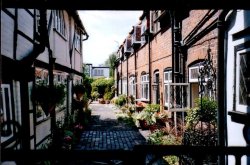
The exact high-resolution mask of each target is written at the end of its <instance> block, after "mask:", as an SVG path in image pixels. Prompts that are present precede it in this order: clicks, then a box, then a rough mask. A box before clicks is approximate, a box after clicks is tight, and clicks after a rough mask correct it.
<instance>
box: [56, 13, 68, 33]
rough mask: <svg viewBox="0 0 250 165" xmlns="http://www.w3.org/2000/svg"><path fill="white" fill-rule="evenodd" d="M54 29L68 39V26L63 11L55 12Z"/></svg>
mask: <svg viewBox="0 0 250 165" xmlns="http://www.w3.org/2000/svg"><path fill="white" fill-rule="evenodd" d="M54 28H55V29H56V31H57V32H58V33H60V34H61V35H62V36H63V37H66V24H65V19H64V14H63V11H62V10H55V18H54Z"/></svg>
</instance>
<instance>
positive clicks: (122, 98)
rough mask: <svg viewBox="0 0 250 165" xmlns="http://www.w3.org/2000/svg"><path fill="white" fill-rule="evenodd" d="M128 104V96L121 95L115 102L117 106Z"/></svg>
mask: <svg viewBox="0 0 250 165" xmlns="http://www.w3.org/2000/svg"><path fill="white" fill-rule="evenodd" d="M126 103H127V96H126V95H120V96H118V98H117V99H116V100H115V104H116V105H117V106H123V105H125V104H126Z"/></svg>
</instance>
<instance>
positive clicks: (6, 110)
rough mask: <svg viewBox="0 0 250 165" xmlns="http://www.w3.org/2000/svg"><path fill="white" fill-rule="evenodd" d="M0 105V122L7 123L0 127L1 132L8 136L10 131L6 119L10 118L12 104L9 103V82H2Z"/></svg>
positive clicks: (9, 119)
mask: <svg viewBox="0 0 250 165" xmlns="http://www.w3.org/2000/svg"><path fill="white" fill-rule="evenodd" d="M1 88H2V107H0V113H1V114H0V115H1V116H0V117H1V122H7V124H6V125H5V126H4V127H3V128H1V134H2V135H4V136H9V135H10V134H11V133H12V128H11V125H10V124H8V121H11V120H13V119H12V104H11V92H10V85H9V84H2V85H1Z"/></svg>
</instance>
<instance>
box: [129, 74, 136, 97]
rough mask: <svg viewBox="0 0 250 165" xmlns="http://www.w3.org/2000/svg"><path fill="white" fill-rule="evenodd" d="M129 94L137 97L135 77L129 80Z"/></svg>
mask: <svg viewBox="0 0 250 165" xmlns="http://www.w3.org/2000/svg"><path fill="white" fill-rule="evenodd" d="M129 94H130V95H132V96H134V97H135V76H131V77H130V78H129Z"/></svg>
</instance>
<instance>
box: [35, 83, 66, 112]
mask: <svg viewBox="0 0 250 165" xmlns="http://www.w3.org/2000/svg"><path fill="white" fill-rule="evenodd" d="M64 88H65V87H64V85H62V84H60V85H54V86H53V87H52V88H50V87H49V86H48V85H45V84H38V85H35V86H34V87H33V90H32V99H33V101H34V102H37V103H38V104H39V105H40V106H41V107H42V109H43V111H44V113H45V115H46V116H48V115H49V114H50V113H51V112H52V110H53V109H54V108H55V107H56V105H59V104H62V103H63V101H64V98H65V91H64Z"/></svg>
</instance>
